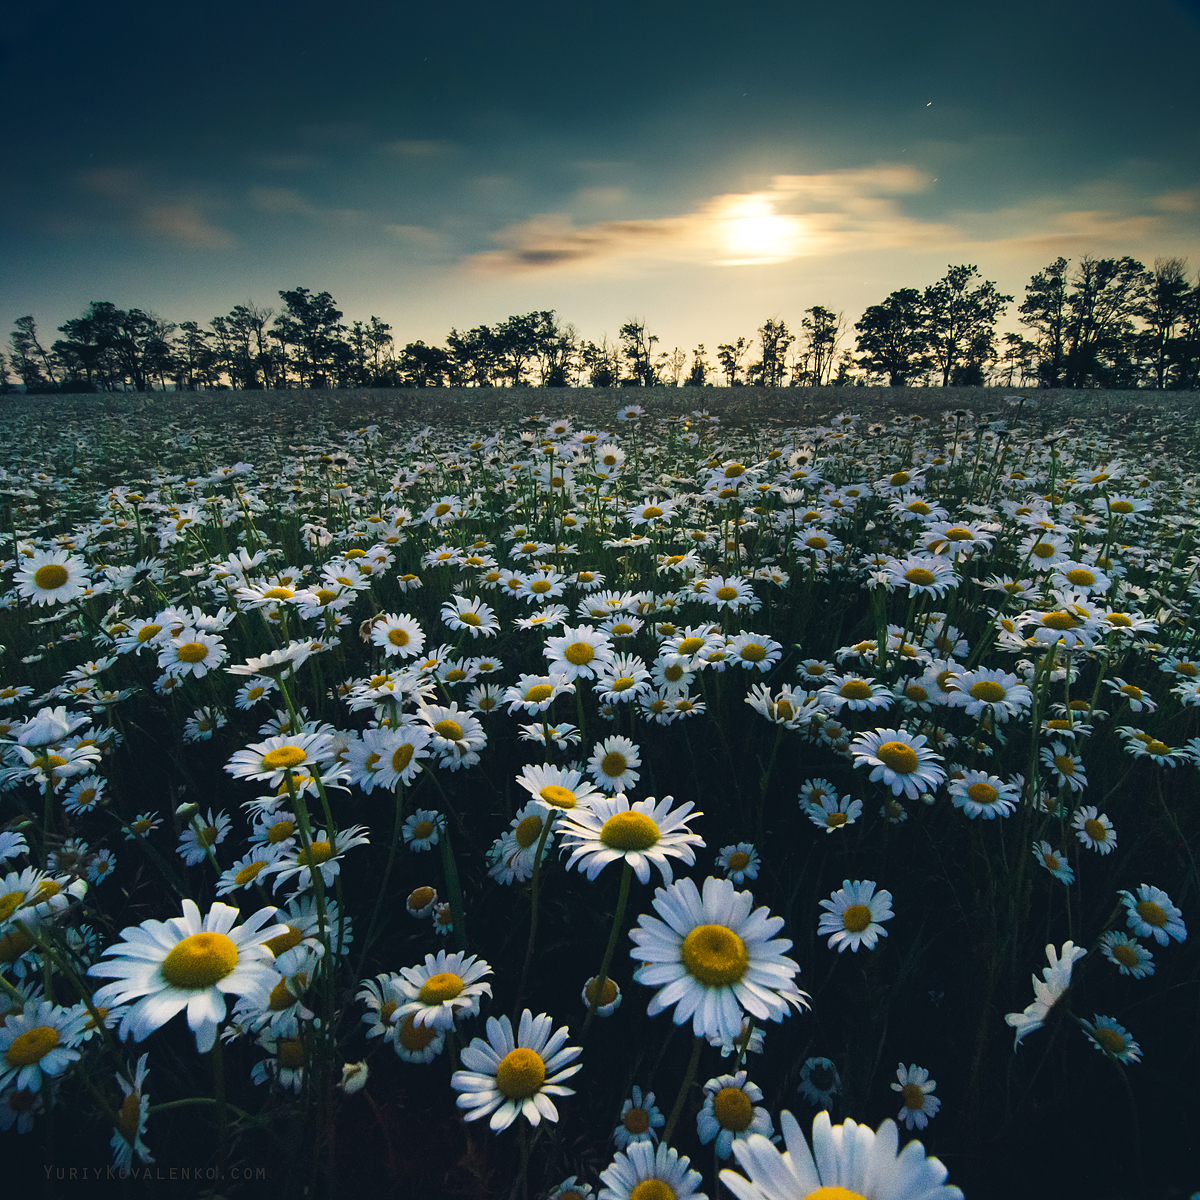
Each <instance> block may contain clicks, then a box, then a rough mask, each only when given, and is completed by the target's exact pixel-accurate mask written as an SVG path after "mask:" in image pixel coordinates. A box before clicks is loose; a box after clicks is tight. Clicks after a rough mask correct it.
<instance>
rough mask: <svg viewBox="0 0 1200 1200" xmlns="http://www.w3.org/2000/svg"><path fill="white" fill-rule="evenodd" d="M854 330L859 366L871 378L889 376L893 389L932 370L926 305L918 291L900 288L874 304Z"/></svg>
mask: <svg viewBox="0 0 1200 1200" xmlns="http://www.w3.org/2000/svg"><path fill="white" fill-rule="evenodd" d="M854 328H855V329H856V330H857V331H858V353H859V359H858V362H859V365H860V366H862V367H865V368H866V369H867V371H868V372H870V373H871V374H872V375H886V376H887V380H888V383H889V385H890V386H892V387H904V386H905V385H906V384H908V383H909V382H910V381H911V380H912V379H913V378H915V377H917V376H920V375H923V374H924V373H925V372H926V371H928V370H929V369H930V367H931V366H932V361H933V360H932V359H931V358H930V357H929V355H928V354H927V350H928V347H929V334H928V332H927V328H926V321H925V303H924V300H923V298H922V296H921V293H920V292H918V291H917V290H916V288H900V289H899V290H898V291H895V292H892V293H891V295H889V296H888V298H887V299H886V300H885V301H884V302H883V303H882V304H873V305H872V306H871V307H870V308H868V309H867V311H866V312H864V313H863V315H862V317H861V318H860V320H859V321H858V322H857V324H856V325H855V326H854Z"/></svg>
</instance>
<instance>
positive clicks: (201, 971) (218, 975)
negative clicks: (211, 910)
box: [162, 933, 238, 991]
mask: <svg viewBox="0 0 1200 1200" xmlns="http://www.w3.org/2000/svg"><path fill="white" fill-rule="evenodd" d="M237 964H238V952H237V947H236V946H235V945H234V944H233V942H231V941H230V940H229V938H227V937H226V936H225V935H224V934H223V933H193V934H192V935H191V936H190V937H185V938H184V939H183V941H181V942H180V943H179V944H178V945H177V946H175V947H174V948H173V949H172V950H171V952H170V953H169V954H168V955H167V957H166V958H164V959H163V964H162V977H163V978H164V979H165V980H166V981H167V982H168V983H169V984H170V985H171V986H172V987H175V988H181V989H184V990H190V991H200V990H203V989H204V988H210V987H212V986H213V984H215V983H216V982H217V981H218V980H220V979H224V978H225V976H226V975H228V974H229V973H230V972H231V971H232V970H233V969H234V968H235V967H236V966H237Z"/></svg>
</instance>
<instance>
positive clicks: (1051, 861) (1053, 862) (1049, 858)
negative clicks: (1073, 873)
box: [1042, 854, 1058, 871]
mask: <svg viewBox="0 0 1200 1200" xmlns="http://www.w3.org/2000/svg"><path fill="white" fill-rule="evenodd" d="M1042 862H1044V863H1045V864H1046V866H1047V868H1048V869H1049V870H1051V871H1057V870H1058V855H1057V854H1043V855H1042Z"/></svg>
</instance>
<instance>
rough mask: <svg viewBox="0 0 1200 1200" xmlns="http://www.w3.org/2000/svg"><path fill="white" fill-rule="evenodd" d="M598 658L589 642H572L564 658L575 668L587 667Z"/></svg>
mask: <svg viewBox="0 0 1200 1200" xmlns="http://www.w3.org/2000/svg"><path fill="white" fill-rule="evenodd" d="M595 657H596V652H595V651H594V650H593V649H592V647H591V646H589V645H588V643H587V642H572V643H571V644H570V645H569V646H568V647H567V648H566V650H564V651H563V658H565V659H566V660H567V662H569V663H570V664H571V665H572V666H574V667H586V666H587V665H588V663H590V662H591V661H592V659H593V658H595Z"/></svg>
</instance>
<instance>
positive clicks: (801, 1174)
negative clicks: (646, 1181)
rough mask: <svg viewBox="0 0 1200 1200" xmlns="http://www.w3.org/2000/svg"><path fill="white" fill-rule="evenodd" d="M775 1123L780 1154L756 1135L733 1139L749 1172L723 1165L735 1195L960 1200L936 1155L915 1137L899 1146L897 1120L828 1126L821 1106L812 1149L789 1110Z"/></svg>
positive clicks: (748, 1198)
mask: <svg viewBox="0 0 1200 1200" xmlns="http://www.w3.org/2000/svg"><path fill="white" fill-rule="evenodd" d="M779 1127H780V1129H781V1130H782V1132H783V1140H784V1143H785V1145H786V1146H787V1151H786V1152H785V1153H780V1151H779V1150H777V1149H776V1148H775V1146H774V1145H773V1144H772V1143H771V1142H770V1140H769V1139H767V1138H765V1137H761V1136H757V1135H756V1136H753V1137H749V1138H746V1139H745V1140H744V1141H742V1142H737V1143H735V1144H734V1148H733V1154H734V1157H735V1158H736V1159H737V1162H738V1166H739V1167H741V1168H742V1170H743V1171H745V1172H746V1176H749V1178H746V1176H743V1175H739V1174H738V1173H737V1172H736V1171H732V1170H729V1169H726V1170H724V1171H722V1172H721V1182H722V1183H723V1184H724V1185H725V1186H726V1187H727V1188H728V1189H729V1190H730V1191H731V1192H732V1193H733V1194H734V1196H736V1197H737V1200H798V1198H799V1200H963V1194H962V1192H961V1191H960V1190H959V1189H958V1188H956V1187H953V1186H951V1185H950V1184H948V1183H946V1182H945V1179H946V1176H947V1174H948V1173H949V1172H948V1171H947V1170H946V1168H945V1167H944V1166H943V1165H942V1163H941V1160H940V1159H936V1158H929V1157H927V1156H926V1154H925V1147H924V1146H922V1145H921V1143H920V1142H917V1141H912V1142H909V1143H908V1145H906V1146H905V1147H904V1150H903V1152H902V1153H897V1151H898V1150H899V1146H900V1134H899V1130H898V1129H897V1127H896V1123H895V1121H891V1120H888V1121H884V1122H883V1124H882V1125H880V1126H879V1129H878V1130H877V1131H875V1132H872V1130H871V1129H870V1127H869V1126H866V1125H859V1124H857V1123H855V1122H854V1121H851V1120H849V1119H848V1120H846V1121H845V1123H844V1124H842V1125H838V1126H831V1125H830V1121H829V1114H828V1113H827V1112H819V1113H817V1115H816V1117H815V1118H814V1119H813V1126H812V1149H811V1150H810V1149H809V1146H808V1141H807V1139H806V1138H805V1136H804V1133H803V1132H802V1131H801V1129H800V1126H799V1124H798V1123H797V1121H796V1118H795V1117H793V1116H792V1114H791V1113H790V1112H787V1111H786V1110H785V1111H784V1112H782V1113H780V1116H779Z"/></svg>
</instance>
